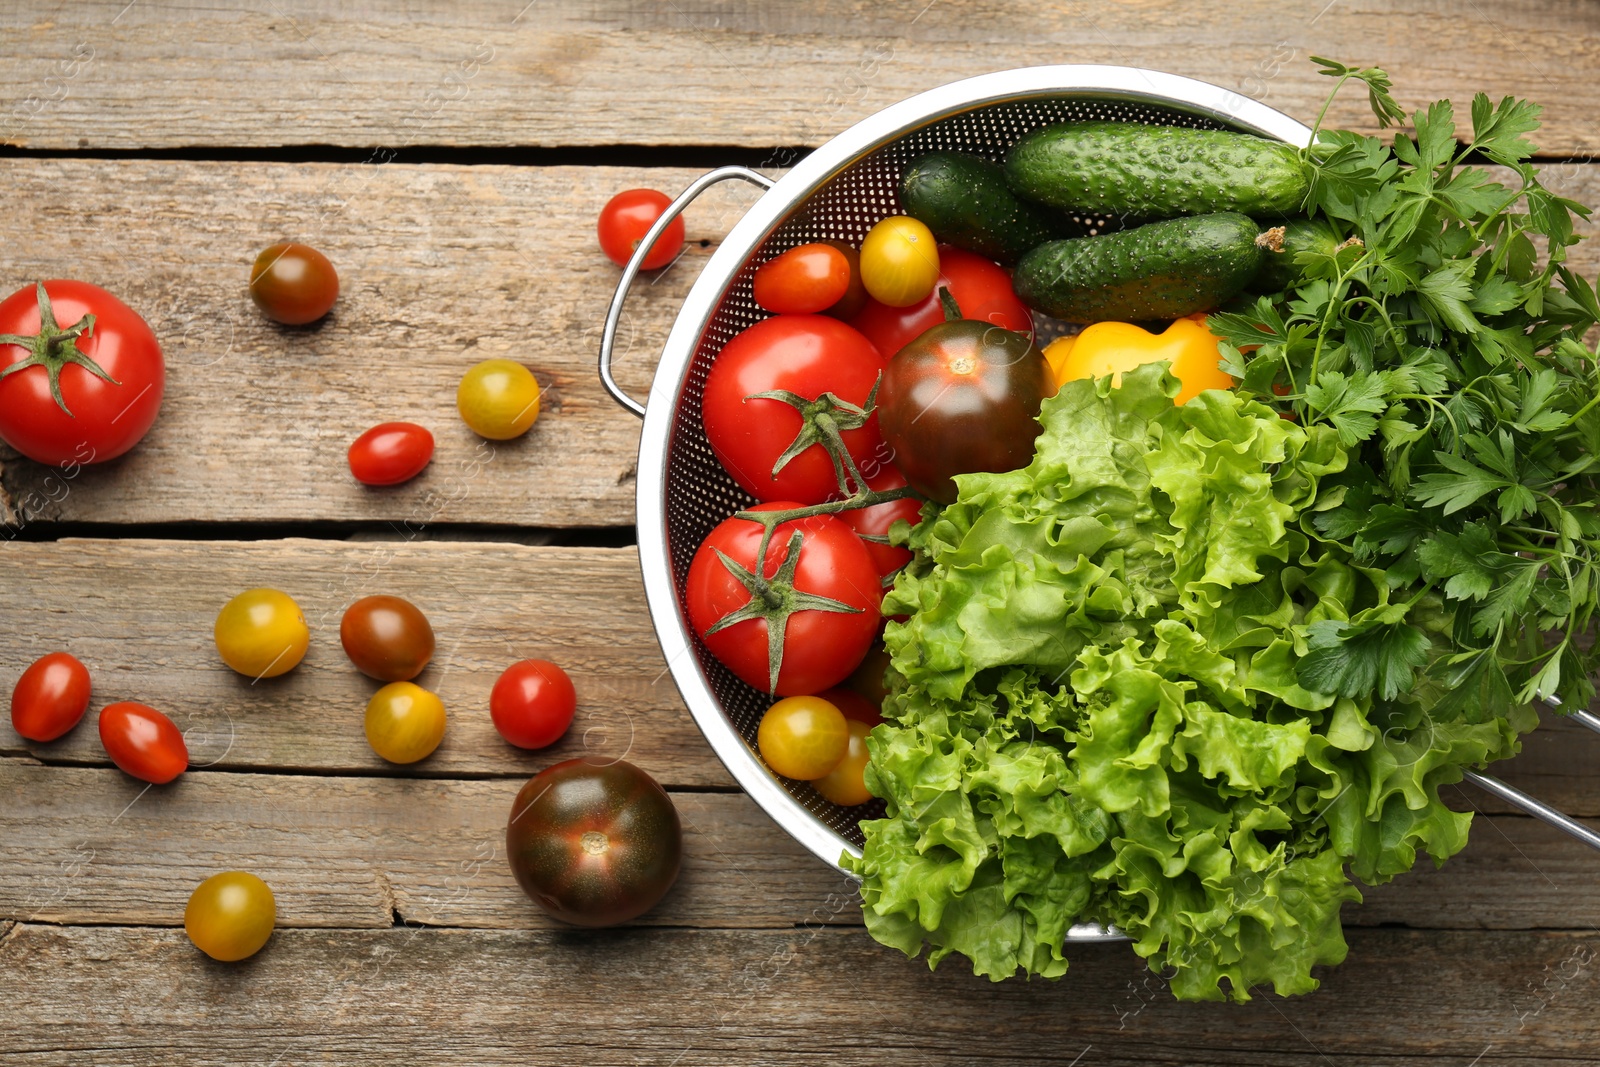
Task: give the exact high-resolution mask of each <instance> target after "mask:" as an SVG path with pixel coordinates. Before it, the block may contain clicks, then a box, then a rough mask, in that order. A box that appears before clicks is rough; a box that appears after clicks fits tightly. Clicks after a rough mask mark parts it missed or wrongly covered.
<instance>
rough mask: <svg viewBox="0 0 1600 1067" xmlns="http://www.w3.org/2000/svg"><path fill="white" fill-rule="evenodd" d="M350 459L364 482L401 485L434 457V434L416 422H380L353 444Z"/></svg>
mask: <svg viewBox="0 0 1600 1067" xmlns="http://www.w3.org/2000/svg"><path fill="white" fill-rule="evenodd" d="M349 459H350V473H351V474H353V475H355V478H356V481H358V482H360V483H361V484H362V485H399V484H400V483H401V482H408V481H410V480H411V479H413V478H415V477H416V476H417V475H419V474H421V473H422V469H423V468H424V467H426V466H427V465H428V461H429V460H431V459H433V434H431V433H429V432H428V429H427V427H424V426H418V425H417V424H416V423H414V422H380V423H379V424H378V425H376V426H374V427H373V428H372V429H370V430H368V431H367V432H366V433H364V434H362V435H361V436H360V437H357V438H356V439H355V441H353V442H352V443H351V445H350V454H349Z"/></svg>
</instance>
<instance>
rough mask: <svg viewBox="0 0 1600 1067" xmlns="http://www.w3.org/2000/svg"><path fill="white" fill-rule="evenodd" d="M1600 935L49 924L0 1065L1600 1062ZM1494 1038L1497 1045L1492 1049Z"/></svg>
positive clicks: (11, 992) (2, 981)
mask: <svg viewBox="0 0 1600 1067" xmlns="http://www.w3.org/2000/svg"><path fill="white" fill-rule="evenodd" d="M1597 954H1600V935H1596V934H1592V933H1588V934H1567V933H1550V932H1515V933H1511V932H1507V933H1478V932H1465V931H1463V932H1453V933H1428V934H1422V933H1416V932H1411V931H1401V930H1366V931H1356V932H1354V933H1353V936H1352V938H1351V952H1350V957H1349V959H1348V960H1347V961H1346V962H1345V963H1344V964H1343V965H1342V966H1340V967H1338V968H1334V969H1331V970H1329V971H1328V972H1327V974H1326V975H1325V977H1324V979H1323V987H1322V989H1321V990H1319V991H1318V992H1316V993H1313V994H1311V995H1309V996H1306V997H1300V998H1295V999H1292V1000H1283V999H1279V998H1276V997H1270V996H1258V997H1257V998H1256V999H1255V1000H1254V1001H1252V1002H1251V1003H1250V1004H1247V1005H1243V1006H1229V1005H1219V1004H1177V1003H1174V1002H1172V1001H1171V1000H1170V998H1169V996H1168V994H1167V992H1166V991H1165V989H1164V988H1163V987H1162V983H1161V982H1160V980H1159V979H1158V978H1156V977H1154V976H1152V975H1150V974H1149V973H1148V972H1147V971H1146V970H1145V968H1144V965H1143V963H1142V962H1141V961H1139V960H1138V959H1137V958H1136V957H1135V956H1134V955H1133V954H1132V953H1131V952H1130V951H1129V950H1128V949H1127V948H1126V946H1121V945H1105V946H1088V947H1085V948H1084V949H1083V950H1081V951H1078V952H1075V953H1074V955H1073V963H1072V968H1071V970H1070V971H1069V972H1068V974H1067V976H1066V977H1065V978H1063V979H1062V980H1060V981H1058V982H1045V981H1035V982H1022V981H1009V982H1002V983H999V984H991V983H989V982H988V981H985V980H983V979H979V978H974V977H973V976H972V975H970V974H966V973H963V972H962V968H961V967H960V966H958V965H957V962H956V961H953V960H952V961H949V962H947V963H946V964H945V965H944V966H941V967H940V968H939V969H938V970H937V971H934V972H931V973H930V972H929V971H928V970H927V969H926V967H925V966H924V965H923V964H922V963H920V962H913V961H908V960H905V959H903V958H901V957H900V956H899V955H898V954H897V953H894V952H892V951H890V950H887V949H884V948H882V947H881V946H878V945H876V944H874V943H872V942H871V941H870V940H869V939H868V937H867V935H866V933H865V932H864V931H862V930H859V929H840V928H837V927H814V928H810V929H800V930H793V931H776V930H751V931H704V930H693V931H691V930H611V931H593V932H591V931H559V932H558V931H517V932H507V931H481V930H473V931H468V930H428V929H413V930H400V929H393V930H386V931H317V930H279V931H277V932H276V933H275V934H274V935H273V938H272V940H271V941H270V942H269V943H268V945H267V947H266V948H265V949H264V950H263V951H262V952H261V954H260V955H258V956H256V957H254V958H253V959H251V960H250V961H248V962H245V963H243V964H232V965H226V964H217V963H213V962H211V961H209V960H207V959H206V958H204V957H203V956H201V954H200V953H199V952H197V951H196V950H195V949H194V948H193V947H192V946H191V945H190V944H189V943H188V942H187V941H186V940H185V938H184V936H183V934H182V933H181V932H179V931H176V930H151V929H138V928H126V927H98V928H81V927H64V928H63V927H52V926H40V925H29V924H23V925H19V926H17V927H16V928H15V929H14V930H13V931H12V933H11V935H10V936H9V937H8V938H7V939H6V940H5V941H4V942H3V943H0V961H3V963H4V966H3V967H0V996H3V997H4V998H5V1001H6V1005H7V1013H6V1019H7V1023H6V1032H7V1039H6V1041H5V1042H4V1043H3V1045H0V1063H24V1062H25V1063H28V1064H76V1063H82V1062H85V1061H88V1060H92V1061H93V1062H95V1063H96V1064H105V1065H108V1067H120V1065H135V1064H138V1065H143V1064H163V1063H167V1062H170V1061H171V1052H170V1050H171V1049H173V1048H178V1047H181V1048H182V1049H183V1058H184V1062H185V1063H190V1064H196V1065H210V1064H228V1065H232V1064H237V1063H240V1062H261V1063H268V1062H271V1063H277V1064H280V1065H284V1067H288V1065H299V1064H308V1063H324V1062H337V1063H343V1064H390V1063H394V1062H397V1061H399V1060H407V1061H411V1060H416V1059H420V1058H425V1059H426V1060H427V1062H430V1063H446V1064H454V1063H464V1064H475V1065H478V1064H481V1065H493V1064H519V1065H520V1064H525V1063H527V1062H530V1061H532V1062H540V1063H579V1064H608V1065H609V1064H618V1065H620V1064H668V1063H684V1064H691V1063H692V1064H748V1063H752V1062H756V1063H763V1064H768V1063H770V1064H802V1063H813V1062H815V1061H816V1060H817V1058H818V1056H819V1055H825V1056H826V1058H827V1061H828V1062H829V1063H830V1064H839V1065H856V1064H861V1065H869V1064H870V1065H877V1064H882V1063H885V1062H889V1061H891V1060H893V1061H894V1062H909V1063H918V1064H937V1065H943V1064H952V1065H955V1064H959V1065H963V1067H965V1065H970V1064H973V1063H979V1062H982V1063H1024V1062H1025V1063H1040V1064H1054V1065H1058V1067H1069V1065H1071V1064H1113V1065H1128V1067H1132V1065H1140V1067H1143V1065H1148V1064H1173V1065H1177V1064H1182V1065H1189V1067H1212V1065H1215V1067H1224V1065H1225V1067H1266V1065H1272V1067H1302V1065H1304V1067H1313V1065H1315V1067H1326V1065H1327V1064H1328V1063H1331V1062H1352V1063H1361V1064H1363V1065H1366V1064H1373V1065H1378V1067H1400V1065H1406V1067H1423V1065H1433V1067H1436V1065H1439V1064H1460V1065H1466V1064H1469V1063H1473V1062H1477V1063H1480V1064H1503V1063H1508V1062H1515V1063H1517V1064H1519V1065H1537V1067H1556V1065H1558V1064H1560V1065H1571V1064H1574V1063H1587V1062H1592V1061H1593V1050H1594V1046H1595V1043H1596V1041H1597V1040H1600V1026H1597V1025H1596V1023H1595V1019H1594V1013H1593V1011H1592V1010H1591V1006H1592V1003H1593V993H1594V983H1595V973H1596V967H1595V962H1594V961H1595V958H1596V956H1597ZM1475 1058H1476V1059H1475Z"/></svg>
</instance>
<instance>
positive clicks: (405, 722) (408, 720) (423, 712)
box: [366, 682, 444, 763]
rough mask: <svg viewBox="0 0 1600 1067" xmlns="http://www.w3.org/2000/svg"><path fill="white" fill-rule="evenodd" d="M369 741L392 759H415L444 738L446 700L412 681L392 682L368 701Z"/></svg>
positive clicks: (387, 757)
mask: <svg viewBox="0 0 1600 1067" xmlns="http://www.w3.org/2000/svg"><path fill="white" fill-rule="evenodd" d="M366 727H367V744H369V745H371V746H372V751H374V752H376V753H377V754H378V755H380V756H382V757H383V758H384V759H386V760H388V761H389V762H390V763H415V762H417V760H419V759H422V758H424V757H426V756H428V755H429V754H430V753H432V752H433V750H434V749H436V748H438V747H439V742H440V741H443V740H444V702H443V701H442V700H440V699H439V698H438V697H437V696H436V695H434V694H433V693H430V692H428V691H427V690H426V689H424V688H422V687H421V686H420V685H416V684H414V683H412V682H390V683H389V684H388V685H386V686H384V687H383V688H382V689H380V690H378V691H377V692H376V693H373V694H372V699H371V700H369V701H367V722H366Z"/></svg>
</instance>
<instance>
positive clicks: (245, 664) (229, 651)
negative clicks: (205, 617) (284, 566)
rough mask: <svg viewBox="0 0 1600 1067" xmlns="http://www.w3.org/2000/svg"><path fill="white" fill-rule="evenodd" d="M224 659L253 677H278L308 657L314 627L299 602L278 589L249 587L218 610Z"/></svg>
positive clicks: (217, 631)
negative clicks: (307, 651)
mask: <svg viewBox="0 0 1600 1067" xmlns="http://www.w3.org/2000/svg"><path fill="white" fill-rule="evenodd" d="M212 636H213V637H214V638H215V639H216V642H217V651H218V652H219V653H220V654H221V655H222V662H224V663H226V664H227V665H228V666H230V667H232V668H233V669H234V670H236V671H238V672H239V673H240V674H243V675H246V676H247V677H250V678H276V677H277V676H278V675H280V674H283V673H285V672H286V671H291V670H293V669H294V668H295V666H296V665H297V664H298V663H299V662H300V661H301V660H302V659H304V658H305V654H306V646H307V645H309V644H310V643H311V631H310V630H309V629H308V628H307V627H306V617H305V615H303V614H302V613H301V611H300V605H299V604H296V603H295V602H294V599H293V598H292V597H290V596H289V594H287V593H282V592H279V591H278V590H276V589H246V590H245V591H244V592H242V593H240V594H239V595H238V596H236V597H234V598H233V599H232V600H230V601H228V602H227V603H226V604H224V605H222V610H221V611H219V612H217V623H216V625H215V626H214V627H213V628H212Z"/></svg>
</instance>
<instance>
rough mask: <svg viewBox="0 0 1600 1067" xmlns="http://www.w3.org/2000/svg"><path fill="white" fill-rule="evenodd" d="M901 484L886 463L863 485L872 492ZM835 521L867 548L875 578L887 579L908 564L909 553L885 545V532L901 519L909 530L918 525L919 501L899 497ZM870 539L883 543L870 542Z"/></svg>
mask: <svg viewBox="0 0 1600 1067" xmlns="http://www.w3.org/2000/svg"><path fill="white" fill-rule="evenodd" d="M863 473H864V472H863ZM905 484H906V476H905V475H903V474H901V473H900V470H899V468H897V467H895V466H893V465H891V464H888V463H885V464H884V465H883V466H881V467H879V468H878V470H877V471H876V472H875V473H873V474H869V475H867V485H868V486H869V487H870V488H872V489H877V490H884V489H899V488H901V487H902V486H904V485H905ZM839 518H841V519H843V520H844V521H845V522H846V523H847V524H849V526H850V528H851V529H852V530H854V531H855V532H856V534H857V535H858V536H859V537H860V538H861V542H862V544H864V545H866V546H867V555H869V556H871V557H872V564H873V566H875V567H877V568H878V574H879V575H880V576H882V577H884V578H887V577H889V575H891V574H893V573H895V572H896V571H898V570H899V569H900V568H901V567H904V566H905V565H906V564H907V563H910V562H911V550H910V549H908V548H900V547H898V546H896V545H891V544H889V543H888V541H887V538H888V536H889V528H890V527H891V526H893V525H894V524H895V523H896V522H898V521H899V520H901V519H904V520H906V521H907V522H909V523H910V524H911V525H913V526H915V525H916V524H917V523H919V522H921V521H922V501H921V500H918V499H917V498H916V497H910V496H908V497H902V498H900V499H899V500H891V501H889V502H888V503H885V504H874V505H872V506H871V507H867V508H856V509H854V510H852V511H841V512H839ZM872 538H882V539H883V540H872ZM886 591H887V590H886Z"/></svg>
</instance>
